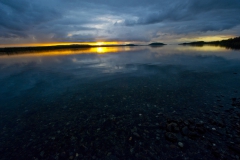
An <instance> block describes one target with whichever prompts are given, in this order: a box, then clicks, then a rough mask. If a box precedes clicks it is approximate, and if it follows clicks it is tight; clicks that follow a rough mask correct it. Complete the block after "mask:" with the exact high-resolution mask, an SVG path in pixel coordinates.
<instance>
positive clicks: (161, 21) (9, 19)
mask: <svg viewBox="0 0 240 160" xmlns="http://www.w3.org/2000/svg"><path fill="white" fill-rule="evenodd" d="M0 15H1V16H0V43H1V45H6V44H29V43H46V42H92V41H121V42H134V43H138V42H141V43H149V42H164V43H168V44H175V43H179V42H187V41H195V40H205V41H211V40H220V39H226V38H230V37H236V36H239V35H240V0H171V1H169V0H102V1H99V0H0Z"/></svg>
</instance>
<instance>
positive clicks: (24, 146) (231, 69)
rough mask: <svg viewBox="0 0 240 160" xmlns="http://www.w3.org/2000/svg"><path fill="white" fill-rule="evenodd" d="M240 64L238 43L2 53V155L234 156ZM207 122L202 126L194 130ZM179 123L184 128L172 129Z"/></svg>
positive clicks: (63, 157)
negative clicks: (234, 45) (234, 102)
mask: <svg viewBox="0 0 240 160" xmlns="http://www.w3.org/2000/svg"><path fill="white" fill-rule="evenodd" d="M239 71H240V51H234V50H226V49H224V48H220V47H213V46H205V47H186V46H174V45H168V46H164V47H147V46H137V47H110V48H101V47H99V48H94V49H89V50H67V51H54V52H41V53H22V54H13V55H1V56H0V84H1V86H0V111H1V112H0V117H1V121H0V127H1V128H2V129H1V133H0V134H1V136H0V137H1V138H0V140H1V142H0V154H1V155H2V157H3V159H9V158H10V159H16V157H18V159H19V158H20V159H24V158H26V157H27V158H29V159H36V158H38V159H74V158H75V159H155V158H156V159H159V158H160V157H162V158H164V159H166V158H180V159H181V158H182V159H185V158H190V159H191V158H197V157H198V156H199V155H203V159H204V158H206V159H208V158H216V159H218V158H219V157H224V158H233V159H234V158H236V156H239V153H237V152H236V148H235V150H234V149H232V148H234V147H236V146H235V145H234V147H232V146H230V147H229V144H228V142H231V141H234V142H235V143H236V145H237V144H238V143H237V142H236V141H237V140H236V139H235V138H238V139H239V133H238V129H239V128H238V127H239V124H236V123H238V122H239V117H238V116H239V115H238V113H239V107H238V106H237V107H236V106H232V98H239V97H240V96H239V88H240V83H239V82H240V72H239ZM234 118H235V119H234ZM226 119H227V120H226ZM232 120H234V124H232ZM186 121H187V122H186ZM191 121H193V123H191V125H186V123H190V122H191ZM213 121H214V122H215V123H213ZM199 122H203V123H204V125H203V127H202V128H201V129H203V130H204V132H201V131H200V132H199V128H198V129H196V128H197V127H199V126H202V124H201V125H198V123H199ZM172 123H175V124H174V125H177V126H178V128H179V130H177V131H175V130H174V129H171V127H170V129H169V127H168V126H169V125H170V126H171V125H172ZM219 124H220V125H219ZM222 124H223V125H224V126H223V125H222ZM184 127H185V128H184ZM186 127H187V128H188V129H189V130H190V131H191V132H193V133H196V134H197V135H195V136H196V137H193V136H191V135H189V134H185V133H184V129H186ZM194 127H195V128H194ZM173 128H174V127H173ZM193 128H194V129H193ZM212 128H215V129H216V128H217V130H218V131H219V132H220V133H221V136H219V135H218V134H215V132H213V131H212V130H211V129H212ZM232 128H234V131H233V130H232ZM190 131H189V132H190ZM229 131H232V133H231V135H230V136H229V133H228V132H229ZM169 133H171V134H173V135H170V137H169ZM220 133H219V134H220ZM171 137H172V138H171ZM174 137H175V139H174ZM203 137H205V138H203ZM178 142H182V143H183V144H184V147H183V148H181V147H180V146H179V145H178ZM213 144H215V145H213ZM216 145H217V146H218V147H219V148H217V149H216V147H215V146H216ZM173 155H174V156H173Z"/></svg>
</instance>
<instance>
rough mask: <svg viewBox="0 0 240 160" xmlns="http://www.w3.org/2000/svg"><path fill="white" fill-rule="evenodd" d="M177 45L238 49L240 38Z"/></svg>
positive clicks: (239, 47)
mask: <svg viewBox="0 0 240 160" xmlns="http://www.w3.org/2000/svg"><path fill="white" fill-rule="evenodd" d="M179 45H191V46H204V45H213V46H220V47H225V48H230V49H240V37H235V38H230V39H227V40H221V41H211V42H204V41H196V42H189V43H181V44H179Z"/></svg>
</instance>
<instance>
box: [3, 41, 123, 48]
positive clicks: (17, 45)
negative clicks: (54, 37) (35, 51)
mask: <svg viewBox="0 0 240 160" xmlns="http://www.w3.org/2000/svg"><path fill="white" fill-rule="evenodd" d="M126 43H127V42H117V41H113V42H105V41H97V42H47V43H28V44H0V47H36V46H56V45H73V44H77V45H93V46H101V45H121V44H126Z"/></svg>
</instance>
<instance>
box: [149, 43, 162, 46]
mask: <svg viewBox="0 0 240 160" xmlns="http://www.w3.org/2000/svg"><path fill="white" fill-rule="evenodd" d="M163 45H166V44H164V43H160V42H153V43H150V44H149V46H163Z"/></svg>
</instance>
